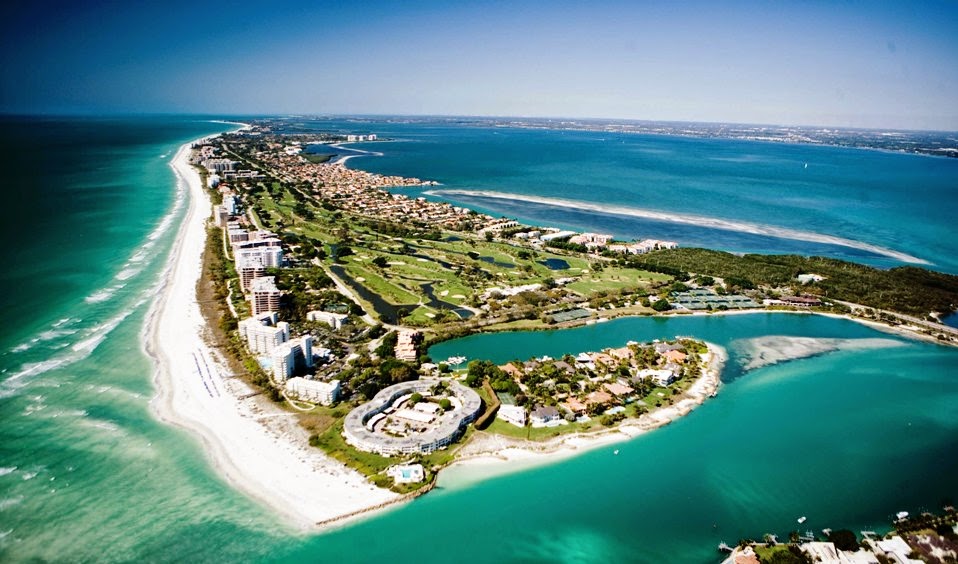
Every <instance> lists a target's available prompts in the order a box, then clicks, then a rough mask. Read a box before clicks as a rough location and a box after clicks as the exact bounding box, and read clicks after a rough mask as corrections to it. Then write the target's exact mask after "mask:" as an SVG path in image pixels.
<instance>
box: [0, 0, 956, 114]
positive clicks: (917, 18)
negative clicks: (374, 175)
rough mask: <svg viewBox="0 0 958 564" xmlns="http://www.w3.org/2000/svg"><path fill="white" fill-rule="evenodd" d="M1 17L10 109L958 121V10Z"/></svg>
mask: <svg viewBox="0 0 958 564" xmlns="http://www.w3.org/2000/svg"><path fill="white" fill-rule="evenodd" d="M194 10H195V7H194V6H193V5H192V4H189V3H187V2H184V1H183V0H171V2H169V3H164V4H163V5H162V6H153V5H147V6H140V5H131V4H122V5H109V4H106V3H95V4H88V5H67V6H61V5H59V4H58V3H56V2H49V1H47V2H43V1H40V2H37V3H31V4H29V5H18V6H14V7H12V8H8V10H7V11H8V13H7V14H6V17H5V18H3V19H2V21H0V29H2V30H3V32H4V33H2V34H0V45H2V46H3V47H2V49H0V57H2V58H0V69H2V70H0V112H3V113H12V114H41V115H44V114H55V115H73V114H91V113H92V114H100V113H136V114H139V113H148V114H216V115H290V114H294V115H295V114H308V115H317V114H331V115H352V116H356V115H401V116H453V117H454V116H482V117H489V118H495V117H526V118H529V119H550V118H552V119H581V120H586V119H596V120H635V121H653V122H681V123H727V124H745V125H751V124H754V125H786V126H790V127H834V128H853V129H884V130H902V131H949V132H950V131H958V67H956V66H955V65H954V64H953V61H954V60H955V58H958V4H956V3H953V2H921V3H915V4H908V5H897V4H885V3H877V4H876V3H871V2H863V1H857V0H853V1H850V2H847V3H844V4H841V5H833V4H831V3H824V2H809V3H801V4H797V3H777V4H771V3H767V2H762V1H759V0H738V1H733V2H727V3H723V4H720V5H715V4H711V3H707V2H698V1H693V2H690V3H687V4H680V5H675V4H672V3H665V2H641V3H629V2H619V1H609V2H603V3H601V4H599V5H592V6H582V5H579V4H576V3H573V2H567V1H557V2H551V3H543V2H539V1H522V0H519V1H517V2H515V3H510V4H502V3H498V2H463V3H457V4H454V5H447V4H444V3H441V2H437V1H432V0H425V1H422V2H416V3H413V4H409V5H404V6H395V5H393V4H390V3H385V2H376V1H372V2H368V3H364V4H363V5H361V6H358V5H330V6H316V5H313V4H311V3H306V2H297V1H293V2H290V3H285V4H283V5H282V6H280V7H275V6H269V7H263V6H261V5H259V4H256V3H240V4H239V5H234V4H227V3H222V2H217V1H215V0H214V2H211V3H208V4H205V5H204V6H203V10H204V12H203V13H205V14H215V15H216V19H215V20H213V19H209V20H208V21H207V20H204V21H201V22H198V23H197V24H196V25H195V26H189V25H188V26H184V25H183V20H184V18H187V17H192V16H193V15H194V14H193V13H192V11H194Z"/></svg>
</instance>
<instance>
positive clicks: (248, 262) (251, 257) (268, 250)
mask: <svg viewBox="0 0 958 564" xmlns="http://www.w3.org/2000/svg"><path fill="white" fill-rule="evenodd" d="M233 256H234V257H235V258H236V268H237V270H239V269H243V268H248V267H255V266H262V267H265V268H279V267H280V266H282V265H283V248H282V247H272V246H270V247H245V246H243V247H236V248H234V249H233Z"/></svg>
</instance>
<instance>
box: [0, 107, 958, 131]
mask: <svg viewBox="0 0 958 564" xmlns="http://www.w3.org/2000/svg"><path fill="white" fill-rule="evenodd" d="M136 117H141V118H150V117H156V118H160V117H196V118H203V119H207V120H210V121H217V120H230V119H233V118H235V119H245V118H253V119H277V118H293V117H302V118H314V119H315V118H325V119H351V118H364V119H376V118H380V119H382V118H410V119H422V120H427V119H436V120H442V119H473V120H486V121H495V120H507V119H508V120H530V121H531V120H535V121H574V122H597V123H612V122H621V123H628V124H676V125H678V124H682V125H707V126H744V127H774V128H790V129H825V130H834V131H876V132H877V131H883V132H900V133H936V134H958V129H902V128H895V127H854V126H842V125H834V124H807V123H806V124H789V123H757V122H752V123H749V122H733V121H702V120H697V121H691V120H674V119H641V118H616V117H579V116H528V115H478V114H472V115H470V114H399V113H382V114H374V113H352V114H334V113H307V112H294V113H247V114H243V113H237V114H218V113H211V112H134V111H114V112H4V111H0V118H54V119H55V118H72V119H79V118H91V119H93V118H136ZM622 133H631V132H622ZM635 133H653V132H635Z"/></svg>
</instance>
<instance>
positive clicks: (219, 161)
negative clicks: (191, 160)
mask: <svg viewBox="0 0 958 564" xmlns="http://www.w3.org/2000/svg"><path fill="white" fill-rule="evenodd" d="M236 164H237V163H236V161H232V160H230V159H223V158H210V159H206V160H205V161H203V166H204V167H205V168H206V170H208V171H209V172H216V173H219V172H226V171H230V170H233V167H234V166H236Z"/></svg>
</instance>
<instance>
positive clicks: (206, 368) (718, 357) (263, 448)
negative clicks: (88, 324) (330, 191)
mask: <svg viewBox="0 0 958 564" xmlns="http://www.w3.org/2000/svg"><path fill="white" fill-rule="evenodd" d="M203 139H206V138H203ZM203 139H199V140H196V141H192V142H190V143H186V144H185V145H183V146H181V147H180V148H179V150H178V151H177V153H176V156H175V157H174V159H173V160H172V162H171V163H170V164H171V166H172V167H173V169H174V172H175V174H176V179H177V183H178V185H179V186H180V187H181V188H182V189H185V190H186V191H187V192H188V194H187V197H188V209H187V211H186V213H185V215H184V218H183V220H182V223H181V225H180V227H179V229H178V232H177V235H176V239H175V241H174V243H173V246H172V249H171V253H170V257H169V259H168V261H167V264H166V265H165V267H164V270H163V274H162V277H163V281H162V283H161V285H160V292H159V294H158V296H157V298H156V299H155V301H154V302H153V304H152V305H151V308H150V310H149V313H148V315H147V319H146V323H145V326H144V332H143V347H144V351H145V352H146V354H147V355H148V356H149V357H150V358H151V360H152V361H153V362H154V365H155V371H154V375H153V383H154V386H155V388H156V395H155V397H154V398H153V399H152V400H151V401H150V406H151V410H152V412H153V414H154V415H155V416H156V417H157V419H159V420H160V421H162V422H164V423H168V424H170V425H174V426H177V427H179V428H182V429H185V430H187V431H188V432H190V433H191V434H192V435H194V436H197V437H198V438H199V439H200V441H201V443H202V446H203V449H204V451H205V454H206V456H207V457H208V459H209V460H210V463H211V465H212V468H213V470H214V471H215V472H216V473H217V474H219V475H220V476H221V477H223V478H225V480H226V481H227V482H228V483H229V484H230V485H231V486H233V487H235V488H236V489H238V490H240V491H241V492H242V493H244V494H245V495H246V496H247V497H250V498H252V499H254V500H256V501H257V502H259V503H260V504H261V505H263V506H265V507H267V508H270V509H272V510H273V511H274V512H275V513H278V514H279V515H281V516H283V518H284V520H285V521H287V522H288V523H289V524H290V525H292V526H294V527H296V528H299V529H301V530H303V531H307V532H308V531H313V532H315V531H317V530H326V529H327V528H329V527H336V526H342V525H343V524H346V523H348V522H351V521H354V520H356V519H360V518H366V517H369V516H371V515H374V514H377V513H379V512H381V511H383V510H386V509H388V508H393V507H397V506H398V505H399V504H401V503H402V502H405V501H407V500H408V499H410V497H409V496H408V495H399V494H396V493H394V492H391V491H389V490H385V489H382V488H378V487H376V486H374V485H372V484H371V483H370V482H369V481H368V480H367V479H366V478H365V477H364V476H362V475H361V474H359V473H358V472H356V471H354V470H351V469H349V468H348V467H346V466H345V465H343V464H341V463H339V462H338V461H336V460H333V459H332V458H330V457H328V456H327V455H325V453H323V452H322V451H320V450H319V449H315V448H312V447H310V446H309V445H308V440H307V434H306V432H305V431H304V430H303V429H302V428H300V427H299V425H298V422H297V421H296V418H295V416H294V415H293V414H291V413H289V412H287V411H284V410H282V409H281V408H279V407H278V406H276V405H275V404H273V403H272V402H269V401H268V400H266V399H265V398H262V397H250V395H251V391H252V390H251V388H249V386H247V385H246V384H245V383H243V382H242V381H241V380H239V379H237V378H232V377H231V376H230V375H229V374H228V371H227V369H226V368H225V366H226V363H225V362H223V360H222V359H221V358H220V357H219V353H218V352H217V351H215V350H214V349H212V348H211V347H210V346H209V345H208V344H207V343H206V340H205V337H204V336H205V334H207V332H208V330H209V329H208V327H207V324H206V321H205V319H204V318H203V316H202V314H201V313H200V311H199V305H198V304H197V302H196V284H197V282H198V281H199V279H200V277H201V275H202V253H203V250H204V246H205V239H206V231H205V224H206V220H207V218H208V217H209V216H210V215H211V209H210V205H209V197H208V195H207V194H206V191H205V189H204V187H203V186H202V184H201V181H200V177H199V174H198V173H197V172H196V170H195V169H194V168H193V167H192V165H190V163H189V162H188V157H189V154H190V146H191V145H192V144H194V143H197V142H201V141H202V140H203ZM364 152H365V151H364ZM367 153H371V152H367ZM354 156H368V155H347V156H344V157H342V158H341V159H339V160H337V161H336V162H335V163H333V164H340V165H342V164H343V163H344V162H345V161H346V160H348V159H349V158H352V157H354ZM204 206H205V208H206V212H205V213H204V211H203V209H204ZM755 313H791V314H816V315H825V316H829V317H835V318H844V319H847V320H850V321H854V322H858V323H862V324H864V325H867V326H869V327H872V328H874V329H877V330H881V331H884V332H889V333H894V334H897V335H900V336H903V337H906V338H911V339H920V340H927V341H931V342H937V343H939V344H951V345H954V343H948V342H941V341H938V340H937V339H935V338H933V337H931V336H928V335H923V334H921V333H920V332H918V331H917V330H913V329H909V328H905V327H896V326H891V325H886V324H884V323H881V322H878V321H873V320H867V319H862V318H858V317H855V316H852V315H844V314H833V313H827V312H812V311H789V310H750V311H728V312H716V313H713V314H712V315H714V314H718V315H735V314H755ZM671 315H675V314H671ZM685 315H688V314H685ZM692 315H709V314H707V313H704V312H701V313H700V312H696V313H692ZM665 316H667V315H662V317H665ZM584 324H585V323H582V325H584ZM707 345H708V347H709V352H710V354H709V360H708V363H707V365H706V366H707V368H706V370H705V372H704V373H703V375H702V376H700V377H699V378H698V379H697V380H696V381H695V382H694V383H693V384H692V386H691V387H690V388H689V389H688V390H687V391H686V392H685V394H684V397H683V399H681V400H680V401H678V402H677V403H676V404H674V405H669V406H664V407H660V408H657V409H655V410H654V411H651V412H649V413H646V414H644V415H642V416H641V417H639V418H630V419H626V420H625V421H623V422H621V423H619V424H618V425H616V426H615V427H613V428H610V429H608V430H600V431H595V432H591V433H570V434H569V435H565V436H559V437H555V438H552V439H548V440H544V441H531V440H525V439H513V438H509V437H504V436H501V435H493V434H489V433H478V434H476V435H474V436H473V437H472V439H471V440H469V441H468V442H467V443H465V444H463V445H462V447H461V448H460V449H459V451H458V452H457V454H456V459H455V460H453V461H452V462H451V463H450V464H449V465H448V466H447V467H446V468H444V469H443V472H442V473H441V474H440V477H439V483H440V485H441V484H442V483H443V482H444V481H445V480H447V479H448V476H446V470H448V469H454V468H459V469H463V468H479V467H485V468H492V467H496V468H505V470H504V472H498V473H499V474H501V473H507V472H515V471H519V470H522V469H525V468H528V467H530V466H535V465H540V464H546V463H553V462H557V461H559V460H562V459H565V458H568V457H571V456H574V455H577V454H581V453H583V452H586V451H589V450H593V449H596V448H598V447H601V446H605V445H610V444H614V443H619V442H623V441H627V440H629V439H633V438H635V437H637V436H639V435H641V434H644V433H647V432H649V431H651V430H654V429H657V428H659V427H662V426H664V425H667V424H669V423H671V422H673V421H675V420H676V419H678V418H680V417H682V416H684V415H687V414H688V413H689V412H690V411H692V410H693V409H694V408H695V407H697V406H698V405H701V404H702V403H704V401H705V399H706V398H708V397H710V396H712V395H714V394H715V393H716V391H717V389H718V387H719V386H720V383H721V372H722V368H723V367H724V365H725V363H726V362H727V361H728V354H727V352H726V351H725V350H724V349H723V348H722V347H719V346H717V345H714V344H712V343H707ZM224 374H225V376H224ZM502 462H507V463H509V464H508V465H502V464H501V463H502ZM453 474H454V475H455V472H454V473H453ZM487 477H489V474H488V473H487V474H485V475H484V476H480V477H479V479H485V478H487ZM426 491H428V490H426ZM423 493H425V492H423Z"/></svg>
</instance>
